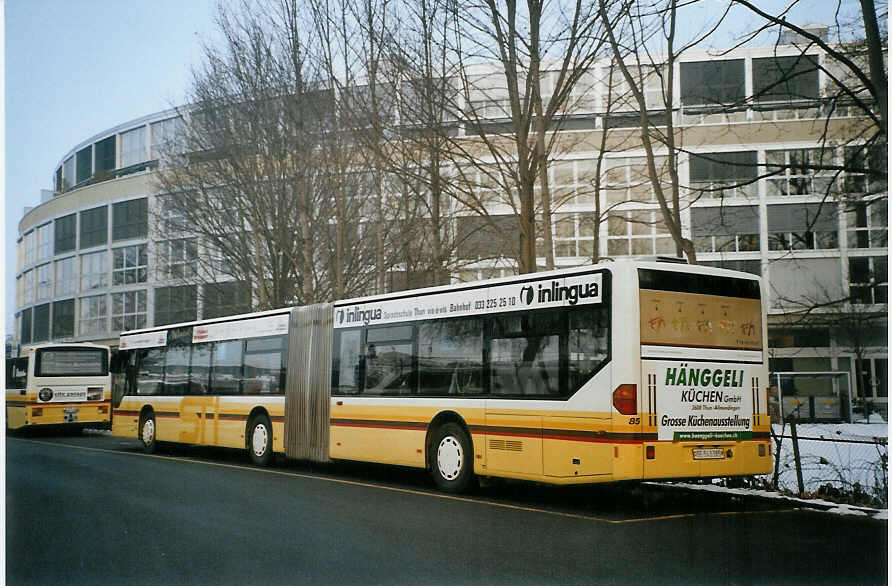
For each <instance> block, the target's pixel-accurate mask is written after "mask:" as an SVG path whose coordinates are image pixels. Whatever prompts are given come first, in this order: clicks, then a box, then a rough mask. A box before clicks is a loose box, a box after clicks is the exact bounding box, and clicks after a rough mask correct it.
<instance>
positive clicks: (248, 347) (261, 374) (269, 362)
mask: <svg viewBox="0 0 892 586" xmlns="http://www.w3.org/2000/svg"><path fill="white" fill-rule="evenodd" d="M284 342H285V336H274V337H269V338H255V339H251V340H247V342H246V344H245V372H244V377H243V378H242V394H244V395H281V394H283V393H284V392H285V387H284V386H283V384H282V380H281V378H282V365H283V364H284V361H285V356H284V352H285V350H284V348H283V346H284Z"/></svg>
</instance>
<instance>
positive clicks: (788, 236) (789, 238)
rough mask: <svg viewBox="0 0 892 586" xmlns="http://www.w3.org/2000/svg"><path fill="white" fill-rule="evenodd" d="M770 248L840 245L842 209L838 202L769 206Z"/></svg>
mask: <svg viewBox="0 0 892 586" xmlns="http://www.w3.org/2000/svg"><path fill="white" fill-rule="evenodd" d="M767 214H768V248H769V250H820V249H833V248H839V237H838V233H839V223H838V222H839V219H838V217H839V213H838V208H837V206H836V204H835V203H829V202H828V203H810V204H801V205H800V204H784V205H772V206H768V210H767Z"/></svg>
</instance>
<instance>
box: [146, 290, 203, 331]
mask: <svg viewBox="0 0 892 586" xmlns="http://www.w3.org/2000/svg"><path fill="white" fill-rule="evenodd" d="M197 301H198V300H197V296H196V288H195V285H184V286H180V287H158V288H157V289H155V325H156V326H163V325H166V324H173V323H179V322H186V321H195V320H196V319H197V316H198V303H197Z"/></svg>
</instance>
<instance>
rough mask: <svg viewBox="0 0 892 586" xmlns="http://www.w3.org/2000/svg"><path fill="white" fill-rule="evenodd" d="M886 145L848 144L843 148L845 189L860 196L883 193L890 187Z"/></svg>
mask: <svg viewBox="0 0 892 586" xmlns="http://www.w3.org/2000/svg"><path fill="white" fill-rule="evenodd" d="M887 153H888V151H887V148H886V146H885V145H871V146H869V147H864V146H848V147H845V149H843V154H844V156H845V169H846V170H845V174H844V176H843V191H844V192H845V193H851V194H855V195H858V196H864V195H873V194H876V193H882V192H884V191H886V190H887V188H888V180H887V178H886V167H887V160H888V159H887V157H888V154H887Z"/></svg>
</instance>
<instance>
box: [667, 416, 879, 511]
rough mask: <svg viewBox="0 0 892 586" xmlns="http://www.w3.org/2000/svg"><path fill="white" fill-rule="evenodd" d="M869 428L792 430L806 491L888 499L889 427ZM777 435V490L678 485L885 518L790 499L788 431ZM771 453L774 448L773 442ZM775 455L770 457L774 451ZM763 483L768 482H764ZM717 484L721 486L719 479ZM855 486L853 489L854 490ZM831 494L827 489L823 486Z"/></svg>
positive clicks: (779, 429) (793, 483)
mask: <svg viewBox="0 0 892 586" xmlns="http://www.w3.org/2000/svg"><path fill="white" fill-rule="evenodd" d="M874 421H875V420H873V419H872V422H871V423H805V424H801V425H797V426H796V435H797V436H798V438H799V456H800V460H801V462H802V480H803V485H804V487H805V492H806V493H808V494H815V493H817V492H818V490H819V489H821V487H822V486H823V487H825V489H824V490H823V492H824V493H827V492H832V491H833V490H834V489H836V490H839V491H840V492H843V493H846V494H847V495H851V494H852V493H858V492H859V491H860V492H861V493H866V494H867V495H870V496H873V497H877V498H879V499H880V500H882V501H885V500H887V499H888V492H887V491H888V488H887V483H888V456H887V454H888V446H887V443H886V442H887V439H888V436H889V426H888V424H887V423H886V422H884V421H883V422H874ZM774 433H775V435H776V436H783V440H782V445H781V455H780V466H779V467H780V473H779V474H778V488H779V491H776V492H775V491H767V490H757V489H750V488H728V487H725V486H720V485H717V484H712V485H703V484H688V483H677V485H678V486H684V487H686V488H689V489H691V490H703V491H710V492H724V493H728V494H735V495H740V496H758V497H762V498H777V499H784V500H785V501H787V502H789V501H799V502H802V503H803V504H807V505H812V506H818V507H820V508H826V510H827V512H829V513H835V514H840V515H866V514H869V515H870V516H871V517H873V518H874V519H887V520H888V518H889V516H888V509H871V508H867V507H856V506H852V505H848V504H839V503H836V502H832V501H829V500H826V499H824V498H820V497H817V498H805V499H799V498H793V497H790V496H789V495H795V494H798V492H799V489H798V481H797V478H796V465H795V458H794V455H793V443H792V439H791V437H790V435H791V434H790V426H789V425H786V426H783V425H780V424H776V425H774ZM772 450H776V445H775V444H774V442H772ZM772 455H774V452H772ZM763 479H764V480H765V482H766V484H767V483H768V482H770V481H771V480H772V477H770V476H766V477H763ZM717 482H721V480H718V481H717ZM856 483H857V486H856ZM828 485H829V486H830V487H832V488H831V489H829V491H828V489H827V488H826V487H827V486H828Z"/></svg>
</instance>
